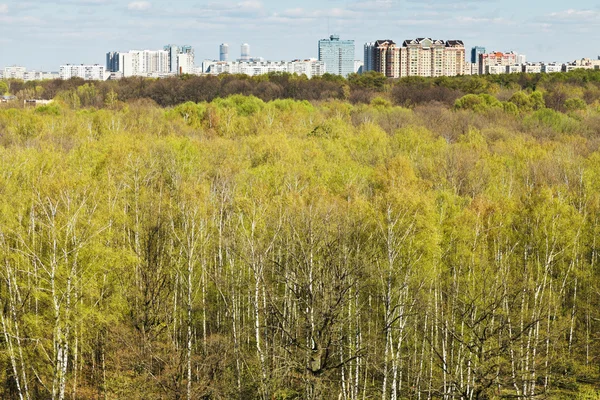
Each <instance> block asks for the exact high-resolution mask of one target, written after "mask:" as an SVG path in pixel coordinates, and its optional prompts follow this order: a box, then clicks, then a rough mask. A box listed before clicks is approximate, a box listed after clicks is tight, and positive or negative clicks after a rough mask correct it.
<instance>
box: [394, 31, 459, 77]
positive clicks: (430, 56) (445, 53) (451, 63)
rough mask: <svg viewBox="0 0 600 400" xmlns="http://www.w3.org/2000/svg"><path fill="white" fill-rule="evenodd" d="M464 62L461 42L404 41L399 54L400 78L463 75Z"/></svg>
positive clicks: (420, 39)
mask: <svg viewBox="0 0 600 400" xmlns="http://www.w3.org/2000/svg"><path fill="white" fill-rule="evenodd" d="M465 62H466V61H465V45H464V43H463V42H462V41H461V40H447V41H445V42H444V41H443V40H434V39H430V38H417V39H414V40H405V41H404V43H403V44H402V49H401V52H400V77H405V76H424V77H438V76H456V75H464V73H465Z"/></svg>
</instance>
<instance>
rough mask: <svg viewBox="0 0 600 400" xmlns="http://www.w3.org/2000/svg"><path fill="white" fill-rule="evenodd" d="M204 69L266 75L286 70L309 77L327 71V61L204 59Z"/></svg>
mask: <svg viewBox="0 0 600 400" xmlns="http://www.w3.org/2000/svg"><path fill="white" fill-rule="evenodd" d="M202 70H203V73H205V74H210V75H219V74H224V73H228V74H243V75H249V76H257V75H265V74H268V73H271V72H282V73H283V72H286V73H290V74H296V75H306V76H307V77H308V78H309V79H310V78H312V77H313V76H321V75H323V74H324V73H325V71H326V70H325V63H324V62H322V61H317V60H295V61H262V62H244V61H229V62H223V61H204V62H203V63H202Z"/></svg>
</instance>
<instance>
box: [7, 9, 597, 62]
mask: <svg viewBox="0 0 600 400" xmlns="http://www.w3.org/2000/svg"><path fill="white" fill-rule="evenodd" d="M299 4H300V3H292V2H275V1H271V0H268V1H263V2H259V1H254V0H248V1H241V2H229V3H228V2H225V3H223V2H221V3H219V4H217V3H209V2H203V3H195V2H192V1H185V0H183V1H179V2H177V3H176V4H174V3H170V2H165V1H162V0H154V1H150V0H149V1H131V2H124V3H123V2H118V1H116V0H79V1H77V0H69V1H58V2H53V3H52V4H48V3H46V2H42V1H40V0H29V1H23V2H20V3H17V2H16V1H15V0H0V49H1V50H2V51H0V65H23V66H25V67H27V68H28V69H37V70H41V69H43V70H55V69H56V66H57V65H61V64H66V63H85V64H93V63H99V64H103V62H104V55H105V54H106V52H107V51H111V50H120V51H125V50H127V49H139V50H144V49H151V48H160V46H162V45H164V43H187V44H190V45H191V46H193V47H194V48H195V49H196V59H197V60H202V59H205V58H206V59H218V58H219V44H220V43H228V44H229V45H230V46H231V49H230V51H231V50H233V51H231V53H233V54H231V56H233V57H235V58H237V55H236V54H235V53H236V52H237V51H235V50H237V49H239V46H240V45H241V44H242V43H249V44H250V45H251V46H252V54H260V55H261V56H263V57H264V58H265V59H272V60H283V59H304V58H314V57H316V56H317V48H316V46H315V43H316V42H317V41H318V40H319V39H322V38H324V37H328V36H329V35H330V34H339V35H340V36H341V37H344V38H348V39H352V40H355V43H357V46H356V52H355V59H362V49H361V45H362V44H363V43H366V42H370V41H373V40H376V39H378V38H385V37H394V38H401V37H446V38H449V39H453V38H456V39H461V40H463V41H464V43H465V46H466V47H467V48H471V47H473V46H484V47H486V48H487V49H488V50H489V51H493V50H499V51H510V50H515V51H518V52H519V53H524V54H527V55H528V59H529V60H531V61H541V60H546V61H559V62H564V61H569V60H573V59H577V58H581V57H593V58H595V57H596V56H597V55H598V54H593V53H592V54H590V52H593V51H596V50H594V49H590V48H589V45H587V44H585V45H584V44H583V42H582V41H581V40H580V37H581V35H583V34H589V33H593V32H595V31H596V30H597V28H598V27H600V4H598V3H597V2H596V1H591V0H589V1H588V0H582V1H579V2H578V4H577V5H576V6H575V5H566V6H565V5H564V3H562V2H559V1H554V0H549V1H546V2H545V3H543V4H536V5H527V4H524V3H523V2H517V1H515V0H507V1H505V2H502V3H499V2H497V1H476V0H470V1H467V2H463V3H461V5H458V6H455V5H453V4H452V3H451V2H449V1H447V0H439V1H433V0H424V1H421V2H417V1H416V0H399V1H395V0H375V1H362V2H352V1H346V2H341V1H333V0H332V1H328V2H325V3H323V2H316V1H312V0H309V1H306V2H303V3H301V4H302V5H301V6H300V5H299ZM275 32H277V34H275ZM290 43H293V45H292V46H290V45H289V44H290ZM24 49H26V50H24ZM234 49H235V50H234ZM233 57H232V58H233Z"/></svg>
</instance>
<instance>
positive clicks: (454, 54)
mask: <svg viewBox="0 0 600 400" xmlns="http://www.w3.org/2000/svg"><path fill="white" fill-rule="evenodd" d="M363 50H364V53H363V54H364V59H363V60H355V59H354V52H355V47H354V41H353V40H341V39H340V36H339V35H331V36H330V37H329V38H327V39H322V40H319V42H318V60H317V59H308V60H294V61H265V60H264V59H263V58H262V57H251V53H250V45H249V44H248V43H244V44H242V45H241V47H240V52H241V53H240V58H239V59H238V60H237V61H235V62H231V61H229V60H230V57H229V45H228V44H227V43H222V44H221V45H220V46H219V59H218V61H216V60H215V61H204V62H203V63H202V66H196V65H195V57H194V49H193V48H192V47H191V46H188V45H184V46H181V45H175V44H169V45H166V46H164V47H163V49H162V50H130V51H128V52H118V51H111V52H108V53H106V65H105V66H101V65H96V64H94V65H83V64H82V65H76V64H73V65H71V64H64V65H61V66H60V70H59V72H44V71H27V69H26V68H25V67H23V66H16V65H13V66H8V67H5V68H2V69H0V79H15V80H23V81H41V80H48V79H70V78H73V77H77V78H82V79H86V80H104V79H119V78H123V77H132V76H139V77H151V78H164V77H169V76H175V75H182V74H196V75H203V74H213V75H214V74H220V73H230V74H246V75H250V76H256V75H262V74H268V73H271V72H278V73H292V74H299V75H300V74H302V75H306V76H307V77H309V78H311V77H314V76H321V75H323V74H324V73H330V74H335V75H340V76H343V77H347V76H348V75H349V74H351V73H358V74H362V73H364V72H368V71H375V72H379V73H382V74H384V75H385V76H386V77H389V78H403V77H410V76H419V77H441V76H455V75H478V74H492V75H495V74H516V73H526V74H538V73H556V72H569V71H573V70H576V69H596V70H600V56H599V57H598V58H597V59H590V58H582V59H578V60H575V61H573V62H569V63H564V64H562V63H555V62H552V63H545V62H538V63H531V62H527V57H526V56H525V55H524V54H517V53H516V52H513V51H511V52H497V51H495V52H490V53H488V52H486V48H485V47H483V46H474V47H472V48H471V50H470V53H469V54H466V53H465V46H464V43H463V41H462V40H435V39H431V38H416V39H408V40H405V41H403V42H402V44H401V45H400V44H399V42H398V43H397V42H395V41H393V40H391V39H384V40H377V41H373V42H368V43H365V45H364V49H363Z"/></svg>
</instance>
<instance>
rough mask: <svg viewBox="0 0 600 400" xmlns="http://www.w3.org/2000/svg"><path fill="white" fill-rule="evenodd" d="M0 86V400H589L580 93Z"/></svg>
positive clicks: (493, 85) (598, 358) (599, 326)
mask: <svg viewBox="0 0 600 400" xmlns="http://www.w3.org/2000/svg"><path fill="white" fill-rule="evenodd" d="M0 87H1V90H0V91H5V92H10V93H12V94H14V95H16V96H17V100H16V101H14V102H12V103H4V104H0V397H1V398H3V399H8V400H13V399H15V400H17V399H18V400H38V399H52V400H66V399H69V400H75V399H82V400H88V399H89V400H92V399H94V400H95V399H98V400H100V399H102V400H106V399H140V400H141V399H144V400H158V399H186V400H191V399H205V400H220V399H240V400H246V399H249V400H253V399H256V400H294V399H295V400H300V399H302V400H316V399H334V400H335V399H339V400H366V399H377V400H401V399H419V400H430V399H443V400H450V399H461V400H462V399H464V400H487V399H489V400H492V399H552V400H561V399H578V400H595V399H599V398H600V265H599V264H600V71H574V72H571V73H567V74H552V75H545V74H540V75H524V74H515V75H510V76H509V75H506V76H480V77H456V78H437V79H418V78H410V79H403V80H397V81H393V80H387V79H385V78H384V77H382V76H379V75H376V74H365V75H360V76H359V75H354V76H351V77H349V78H348V79H342V78H339V77H334V76H325V77H322V78H314V79H311V80H307V79H305V78H302V77H296V76H289V75H270V76H265V77H258V78H247V77H242V76H221V77H186V76H184V77H179V78H169V79H164V80H150V79H125V80H122V81H117V82H111V81H108V82H94V83H91V82H84V81H79V80H71V81H50V82H33V83H31V82H27V83H24V82H18V81H5V82H0ZM30 98H44V99H54V101H53V102H51V103H50V104H47V105H42V106H38V107H31V106H26V105H24V104H23V100H24V99H30Z"/></svg>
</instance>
